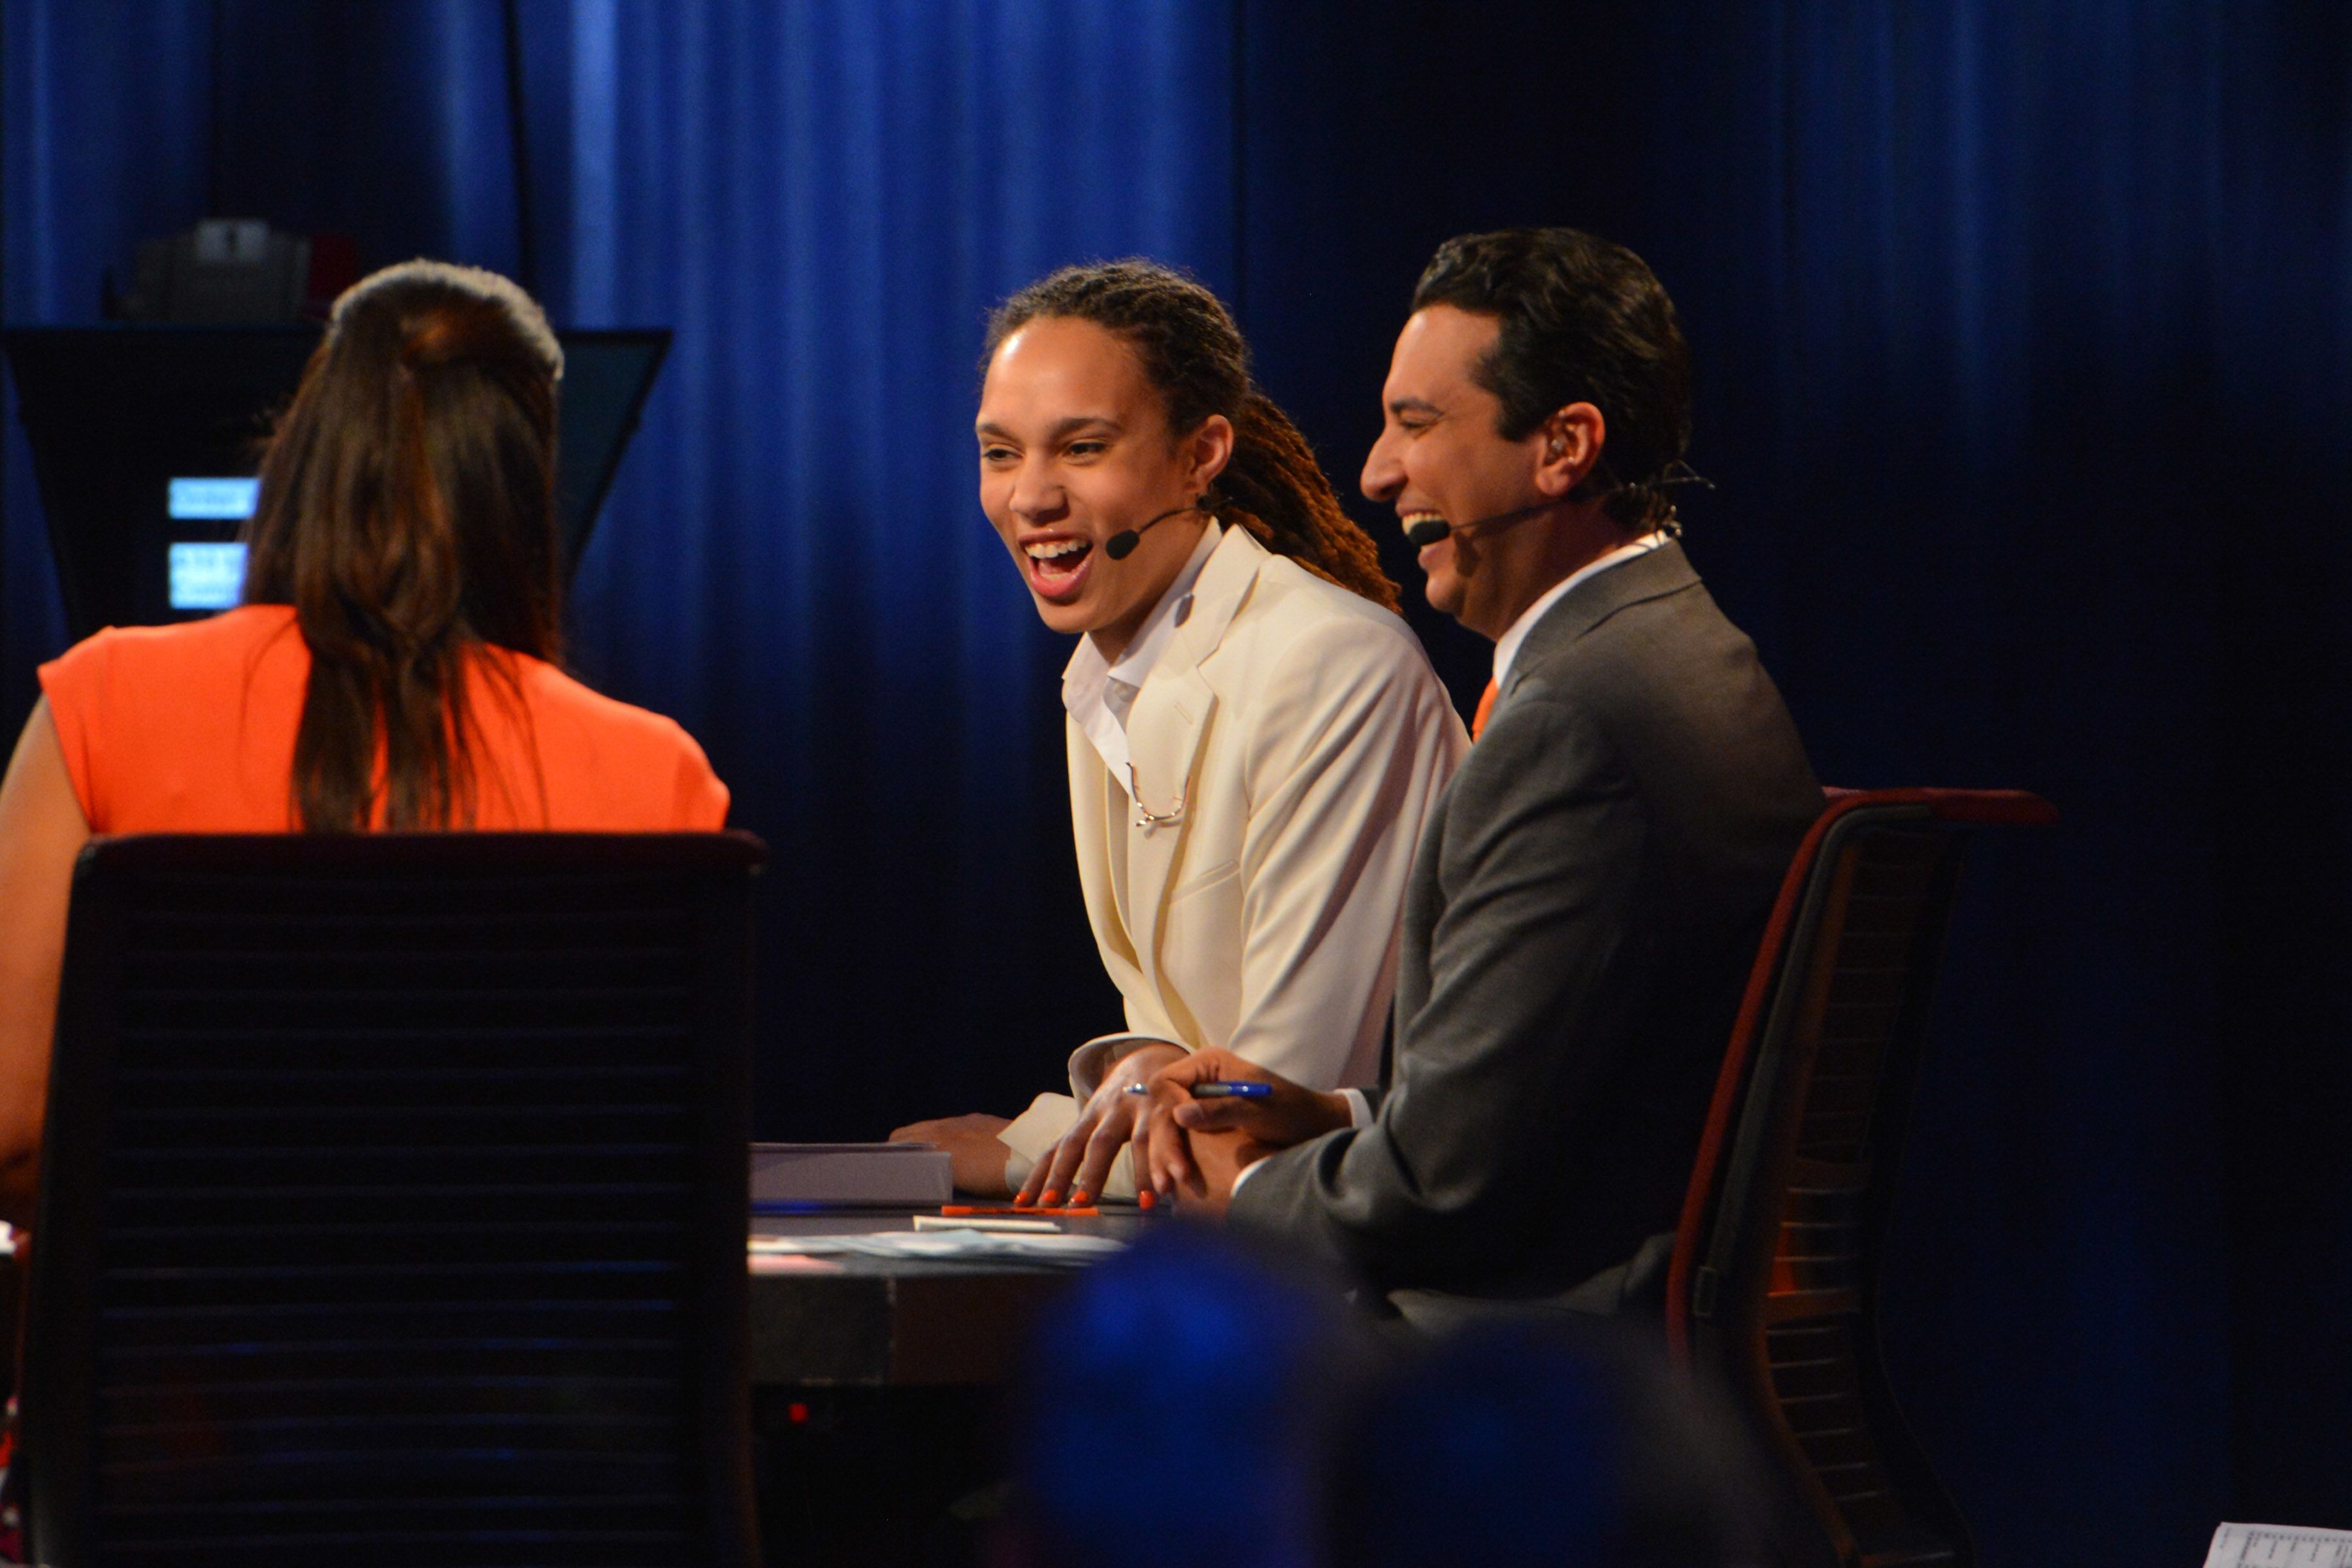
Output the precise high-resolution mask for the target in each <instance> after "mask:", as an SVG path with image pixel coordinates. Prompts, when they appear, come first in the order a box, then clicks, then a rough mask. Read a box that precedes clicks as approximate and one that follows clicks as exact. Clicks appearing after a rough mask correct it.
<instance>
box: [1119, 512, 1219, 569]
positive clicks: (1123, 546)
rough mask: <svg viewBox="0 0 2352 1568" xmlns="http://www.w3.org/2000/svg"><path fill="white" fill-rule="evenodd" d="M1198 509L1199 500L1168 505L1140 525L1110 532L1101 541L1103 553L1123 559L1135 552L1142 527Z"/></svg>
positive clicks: (1141, 537) (1139, 540)
mask: <svg viewBox="0 0 2352 1568" xmlns="http://www.w3.org/2000/svg"><path fill="white" fill-rule="evenodd" d="M1198 510H1201V503H1200V502H1199V501H1188V502H1186V503H1185V504H1184V505H1182V506H1171V507H1170V508H1169V509H1168V510H1166V511H1163V512H1161V513H1160V515H1159V516H1158V517H1155V518H1150V519H1149V520H1147V521H1145V522H1144V523H1143V524H1142V525H1141V526H1140V527H1136V528H1122V529H1120V530H1119V531H1118V532H1117V533H1114V534H1112V535H1111V536H1110V537H1109V538H1108V539H1106V540H1104V541H1103V553H1104V554H1106V555H1108V556H1109V557H1110V558H1111V559H1112V560H1113V561H1124V560H1126V559H1127V558H1128V557H1129V556H1130V555H1132V554H1134V553H1135V547H1136V546H1137V545H1139V544H1140V543H1142V542H1143V530H1144V529H1146V528H1150V526H1151V525H1152V524H1153V523H1155V522H1165V521H1168V520H1169V519H1170V518H1171V517H1175V516H1177V515H1178V514H1180V513H1182V512H1188V511H1198Z"/></svg>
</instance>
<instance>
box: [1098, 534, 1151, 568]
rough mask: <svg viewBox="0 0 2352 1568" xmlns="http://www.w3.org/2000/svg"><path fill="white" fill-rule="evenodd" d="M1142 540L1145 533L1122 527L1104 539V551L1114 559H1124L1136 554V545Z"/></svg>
mask: <svg viewBox="0 0 2352 1568" xmlns="http://www.w3.org/2000/svg"><path fill="white" fill-rule="evenodd" d="M1142 542H1143V535H1142V533H1141V532H1140V531H1139V530H1136V529H1132V528H1122V529H1120V530H1119V531H1118V532H1117V533H1114V534H1112V535H1111V536H1110V537H1109V538H1108V539H1106V540H1104V541H1103V553H1104V554H1105V555H1108V556H1109V557H1110V558H1111V559H1112V560H1113V561H1124V560H1126V559H1127V558H1128V557H1129V556H1130V555H1132V554H1134V553H1135V547H1136V546H1137V545H1139V544H1140V543H1142Z"/></svg>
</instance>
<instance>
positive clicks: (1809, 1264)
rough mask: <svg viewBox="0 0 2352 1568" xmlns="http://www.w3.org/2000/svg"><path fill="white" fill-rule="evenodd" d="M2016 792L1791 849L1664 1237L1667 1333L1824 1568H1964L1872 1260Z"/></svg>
mask: <svg viewBox="0 0 2352 1568" xmlns="http://www.w3.org/2000/svg"><path fill="white" fill-rule="evenodd" d="M2052 816H2054V814H2053V813H2052V812H2051V811H2050V808H2049V806H2048V805H2047V804H2046V803H2044V802H2042V801H2041V800H2039V799H2038V798H2036V797H2033V796H2031V795H2018V794H2016V793H2014V792H1993V791H1940V790H1905V791H1885V792H1879V793H1877V794H1875V795H1843V796H1842V797H1841V798H1839V799H1837V800H1836V801H1834V802H1833V804H1832V806H1831V808H1830V810H1829V811H1828V812H1827V813H1825V814H1824V817H1823V820H1822V825H1821V826H1819V827H1817V828H1816V829H1815V832H1814V834H1813V835H1812V836H1811V837H1810V838H1809V839H1808V840H1807V843H1806V847H1805V848H1804V849H1803V850H1801V851H1800V854H1799V859H1798V863H1797V864H1796V865H1795V866H1794V867H1792V868H1791V870H1790V882H1789V885H1788V887H1787V888H1786V889H1784V891H1783V895H1782V900H1781V904H1780V908H1779V909H1778V910H1776V911H1775V914H1774V918H1773V921H1772V925H1771V928H1770V931H1769V933H1768V936H1767V939H1766V944H1765V951H1764V952H1762V953H1761V954H1759V961H1758V973H1757V978H1756V981H1755V983H1754V984H1752V985H1751V987H1750V993H1749V998H1748V1005H1747V1006H1745V1007H1744V1008H1743V1010H1742V1015H1741V1022H1740V1026H1739V1027H1738V1030H1736V1031H1735V1036H1734V1039H1733V1041H1732V1050H1731V1056H1730V1058H1729V1059H1728V1060H1727V1064H1726V1068H1725V1071H1724V1076H1723V1079H1722V1081H1721V1083H1720V1084H1719V1085H1718V1088H1717V1100H1716V1106H1715V1111H1714V1114H1713V1116H1712V1117H1711V1118H1710V1123H1709V1131H1708V1135H1707V1139H1706V1144H1705V1147H1704V1148H1703V1151H1702V1154H1701V1159H1700V1164H1699V1169H1698V1171H1697V1172H1696V1174H1695V1175H1694V1178H1693V1183H1692V1195H1691V1199H1690V1203H1689V1205H1688V1206H1687V1207H1686V1208H1685V1215H1684V1225H1683V1228H1682V1234H1681V1237H1680V1238H1679V1240H1678V1243H1677V1257H1676V1268H1675V1284H1674V1285H1673V1286H1672V1287H1671V1289H1673V1291H1674V1295H1673V1300H1672V1301H1671V1306H1670V1323H1669V1327H1670V1331H1672V1332H1673V1334H1674V1336H1675V1338H1676V1340H1677V1341H1678V1342H1680V1343H1681V1344H1682V1345H1683V1346H1684V1347H1685V1349H1687V1350H1688V1351H1689V1352H1691V1353H1692V1354H1693V1355H1694V1356H1695V1357H1696V1359H1699V1360H1702V1361H1705V1362H1707V1363H1712V1364H1714V1365H1715V1366H1716V1367H1717V1369H1718V1370H1719V1371H1721V1372H1722V1373H1724V1374H1725V1375H1726V1377H1727V1380H1728V1381H1729V1382H1730V1384H1731V1385H1732V1389H1733V1393H1734V1394H1735V1396H1736V1397H1738V1399H1739V1401H1740V1403H1741V1404H1742V1405H1743V1406H1744V1407H1746V1408H1747V1409H1748V1412H1749V1413H1750V1415H1751V1416H1752V1417H1753V1418H1755V1420H1756V1421H1757V1424H1758V1425H1759V1427H1761V1429H1762V1431H1763V1435H1764V1436H1765V1439H1766V1441H1767V1444H1768V1447H1770V1448H1771V1449H1772V1450H1773V1451H1774V1453H1775V1455H1776V1457H1777V1458H1778V1459H1779V1461H1780V1463H1779V1465H1778V1467H1777V1468H1778V1469H1779V1470H1780V1473H1781V1474H1782V1476H1783V1477H1784V1478H1785V1479H1787V1480H1788V1481H1789V1483H1790V1486H1791V1487H1792V1488H1793V1489H1795V1490H1796V1491H1797V1492H1798V1493H1799V1494H1800V1496H1799V1500H1800V1501H1801V1504H1802V1505H1803V1507H1804V1510H1805V1512H1806V1513H1808V1514H1809V1515H1810V1516H1811V1518H1812V1520H1813V1521H1814V1522H1815V1523H1816V1524H1817V1525H1818V1526H1819V1528H1820V1530H1821V1532H1822V1535H1823V1536H1824V1537H1825V1538H1826V1542H1825V1543H1826V1544H1827V1545H1828V1547H1829V1548H1830V1549H1831V1551H1832V1553H1833V1555H1834V1556H1835V1557H1836V1558H1837V1559H1838V1560H1839V1561H1841V1562H1843V1563H1852V1564H1860V1563H1966V1562H1968V1561H1969V1556H1970V1549H1969V1541H1968V1535H1967V1531H1966V1527H1965V1525H1964V1524H1963V1522H1962V1521H1961V1520H1960V1517H1959V1515H1958V1511H1957V1510H1955V1509H1954V1508H1953V1507H1952V1506H1951V1503H1950V1501H1949V1500H1948V1497H1947V1496H1946V1494H1945V1493H1944V1491H1943V1489H1942V1488H1941V1486H1940V1485H1939V1484H1938V1483H1937V1480H1936V1478H1935V1476H1934V1474H1933V1472H1932V1471H1931V1470H1930V1469H1929V1468H1928V1467H1927V1461H1926V1458H1925V1457H1924V1456H1923V1455H1922V1454H1921V1453H1920V1451H1919V1449H1918V1447H1917V1445H1916V1442H1914V1440H1913V1439H1912V1437H1911V1436H1910V1433H1909V1430H1908V1428H1907V1426H1906V1424H1905V1423H1904V1421H1903V1418H1902V1415H1901V1413H1900V1412H1899V1410H1898V1409H1897V1408H1896V1407H1895V1402H1894V1398H1893V1395H1892V1394H1891V1393H1890V1392H1889V1390H1888V1388H1887V1386H1886V1382H1885V1372H1884V1368H1883V1365H1882V1363H1881V1359H1880V1355H1879V1351H1878V1343H1877V1334H1876V1323H1875V1318H1874V1309H1875V1289H1876V1284H1877V1271H1878V1262H1879V1256H1880V1251H1881V1247H1882V1244H1883V1242H1884V1239H1885V1230H1886V1224H1887V1220H1888V1217H1889V1214H1890V1211H1891V1208H1892V1205H1893V1198H1894V1193H1895V1174H1896V1169H1897V1166H1898V1164H1899V1162H1900V1157H1901V1145H1902V1136H1903V1131H1904V1128H1905V1123H1906V1121H1907V1118H1908V1112H1909V1109H1910V1103H1911V1094H1912V1087H1913V1083H1914V1080H1915V1079H1916V1072H1917V1068H1918V1065H1919V1059H1920V1055H1921V1051H1922V1047H1923V1045H1924V1042H1925V1039H1926V1036H1927V1020H1928V1014H1929V1009H1930V1005H1931V1004H1932V1001H1933V998H1934V993H1935V982H1936V974H1937V968H1938V966H1939V964H1940V961H1941V956H1942V948H1943V938H1944V931H1945V927H1946V924H1947V922H1948V917H1949V914H1950V910H1951V905H1952V901H1953V898H1954V895H1955V893H1956V891H1957V889H1958V876H1959V869H1960V864H1961V858H1962V852H1963V849H1964V847H1965V843H1966V839H1965V836H1964V835H1961V834H1958V833H1956V832H1954V831H1952V829H1953V827H1954V826H1962V825H1968V824H1973V823H1983V822H2042V821H2047V820H2050V819H2051V817H2052Z"/></svg>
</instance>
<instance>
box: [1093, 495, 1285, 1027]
mask: <svg viewBox="0 0 2352 1568" xmlns="http://www.w3.org/2000/svg"><path fill="white" fill-rule="evenodd" d="M1265 560H1266V552H1265V549H1264V547H1262V546H1261V545H1260V544H1259V543H1258V542H1257V541H1256V540H1255V539H1252V538H1251V537H1250V536H1249V535H1248V534H1247V533H1246V532H1244V531H1242V530H1241V529H1239V528H1227V529H1226V530H1225V536H1224V538H1223V540H1222V541H1221V542H1219V543H1218V545H1217V548H1216V550H1215V551H1214V552H1212V553H1211V555H1210V556H1209V562H1208V564H1207V565H1206V566H1204V567H1202V569H1201V575H1200V579H1199V580H1198V581H1197V582H1196V583H1194V584H1193V585H1192V613H1191V615H1189V616H1187V617H1186V618H1185V621H1184V623H1183V625H1182V626H1180V627H1179V628H1178V630H1177V633H1176V636H1175V638H1174V639H1173V640H1172V641H1171V642H1170V643H1169V645H1168V650H1167V651H1166V652H1165V653H1163V654H1161V655H1160V660H1159V662H1158V663H1157V664H1156V665H1154V666H1153V667H1152V669H1151V672H1150V674H1149V675H1146V676H1145V677H1144V678H1143V687H1142V689H1140V690H1139V691H1138V692H1137V693H1136V694H1135V710H1134V711H1133V712H1132V713H1130V714H1129V716H1128V723H1127V745H1128V754H1129V757H1130V758H1131V759H1132V760H1133V762H1134V764H1135V788H1136V796H1137V798H1136V800H1135V802H1134V803H1133V805H1127V803H1125V802H1124V801H1118V797H1117V795H1116V794H1114V796H1113V799H1114V800H1115V801H1117V802H1118V804H1119V805H1126V806H1127V810H1126V824H1127V887H1128V911H1127V919H1128V929H1129V931H1132V932H1133V933H1134V936H1135V951H1136V956H1137V959H1138V961H1139V963H1141V964H1142V966H1143V969H1144V972H1145V973H1147V974H1149V975H1150V976H1151V978H1152V980H1153V981H1154V982H1155V984H1156V983H1157V981H1158V979H1159V975H1160V957H1159V948H1160V921H1161V916H1162V915H1163V913H1164V912H1165V904H1166V900H1167V895H1168V885H1169V879H1170V876H1171V873H1172V871H1173V869H1174V868H1175V867H1176V866H1177V864H1178V863H1179V860H1180V858H1181V853H1182V850H1183V847H1184V845H1185V843H1186V842H1187V840H1188V839H1189V837H1190V835H1191V831H1192V811H1193V805H1194V802H1193V800H1192V793H1193V791H1194V789H1195V788H1196V787H1197V786H1198V784H1199V782H1200V779H1199V770H1198V763H1199V761H1200V756H1201V748H1202V745H1203V744H1204V743H1205V742H1207V740H1208V737H1209V731H1210V729H1211V727H1212V725H1213V721H1214V720H1215V717H1216V711H1217V694H1216V692H1215V690H1214V689H1212V688H1211V687H1210V685H1209V683H1208V681H1207V680H1206V679H1204V678H1203V677H1202V673H1201V665H1202V661H1203V660H1205V659H1206V658H1208V657H1209V656H1210V655H1211V654H1213V653H1214V652H1215V651H1216V650H1217V645H1218V644H1219V643H1220V642H1222V641H1223V639H1224V635H1225V629H1226V628H1227V627H1228V626H1232V625H1233V620H1234V616H1235V615H1236V614H1237V613H1239V611H1240V609H1241V607H1242V605H1243V604H1244V602H1245V601H1247V599H1248V598H1249V594H1250V589H1251V588H1252V586H1253V585H1255V584H1256V582H1257V574H1258V568H1259V567H1260V566H1262V565H1264V564H1265ZM1147 816H1149V817H1172V818H1173V820H1171V821H1149V820H1146V818H1147Z"/></svg>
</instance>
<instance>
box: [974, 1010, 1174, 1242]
mask: <svg viewBox="0 0 2352 1568" xmlns="http://www.w3.org/2000/svg"><path fill="white" fill-rule="evenodd" d="M1183 1059H1184V1047H1181V1046H1171V1045H1155V1046H1138V1047H1136V1048H1135V1049H1133V1050H1131V1051H1129V1052H1128V1054H1127V1055H1125V1056H1123V1057H1121V1058H1118V1061H1116V1062H1114V1063H1112V1064H1111V1068H1110V1070H1109V1071H1108V1072H1107V1073H1105V1074H1103V1077H1102V1082H1101V1083H1099V1084H1097V1085H1096V1086H1095V1091H1094V1093H1093V1095H1092V1096H1090V1097H1089V1098H1088V1099H1087V1103H1086V1105H1085V1106H1084V1107H1083V1108H1082V1109H1081V1110H1079V1111H1078V1120H1077V1121H1076V1123H1074V1124H1073V1125H1072V1126H1071V1128H1070V1130H1069V1131H1067V1132H1065V1133H1064V1134H1062V1141H1061V1142H1059V1143H1056V1144H1055V1145H1054V1147H1053V1150H1052V1151H1051V1152H1049V1153H1047V1154H1046V1156H1045V1158H1044V1159H1042V1160H1040V1161H1038V1162H1037V1163H1036V1164H1035V1165H1034V1167H1032V1168H1031V1170H1030V1172H1029V1179H1028V1180H1027V1181H1026V1182H1024V1183H1023V1184H1021V1192H1020V1194H1019V1195H1018V1196H1016V1197H1015V1198H1014V1199H1013V1202H1014V1203H1016V1204H1034V1203H1040V1202H1042V1203H1045V1204H1048V1205H1058V1204H1064V1203H1066V1204H1068V1205H1070V1206H1071V1207H1073V1208H1079V1207H1083V1206H1085V1205H1087V1204H1089V1203H1091V1202H1093V1201H1094V1200H1095V1199H1096V1198H1097V1197H1100V1196H1101V1195H1102V1190H1103V1182H1104V1181H1105V1179H1107V1178H1108V1176H1109V1175H1110V1163H1111V1162H1112V1161H1113V1160H1116V1159H1118V1152H1119V1149H1120V1146H1121V1145H1123V1144H1125V1143H1126V1142H1128V1141H1129V1139H1130V1138H1133V1137H1135V1135H1136V1134H1137V1133H1139V1132H1140V1131H1142V1129H1143V1124H1144V1121H1145V1119H1146V1118H1147V1117H1149V1116H1150V1111H1151V1101H1150V1100H1149V1099H1147V1098H1146V1097H1144V1096H1142V1095H1139V1094H1129V1093H1128V1092H1127V1088H1128V1085H1129V1084H1140V1083H1144V1082H1147V1081H1149V1080H1150V1078H1151V1075H1152V1074H1153V1073H1155V1072H1157V1071H1158V1070H1159V1069H1160V1068H1164V1067H1166V1066H1168V1065H1169V1064H1170V1063H1171V1062H1181V1061H1182V1060H1183ZM1142 1152H1143V1151H1142V1145H1141V1144H1140V1143H1139V1144H1138V1145H1137V1146H1136V1154H1137V1159H1138V1169H1137V1171H1136V1184H1137V1185H1138V1186H1139V1187H1140V1186H1141V1185H1142V1184H1143V1173H1142V1170H1141V1168H1140V1162H1141V1156H1142Z"/></svg>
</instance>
